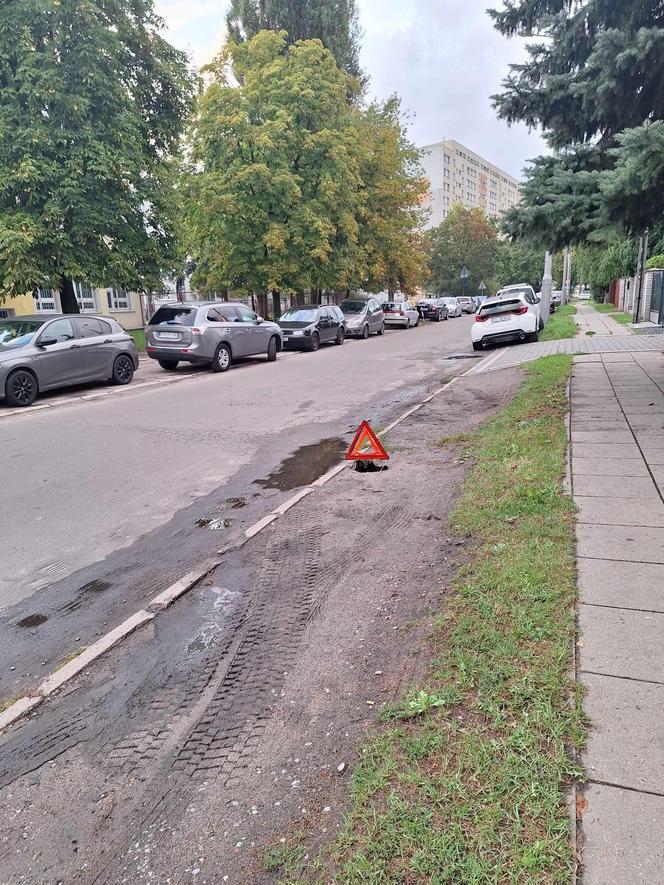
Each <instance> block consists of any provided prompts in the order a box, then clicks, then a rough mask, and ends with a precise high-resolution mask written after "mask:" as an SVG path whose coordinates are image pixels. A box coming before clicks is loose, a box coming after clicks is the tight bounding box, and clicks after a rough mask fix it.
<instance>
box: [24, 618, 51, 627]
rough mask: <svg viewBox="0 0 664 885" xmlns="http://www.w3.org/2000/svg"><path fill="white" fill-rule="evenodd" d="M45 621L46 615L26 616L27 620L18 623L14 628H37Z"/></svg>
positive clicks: (46, 619)
mask: <svg viewBox="0 0 664 885" xmlns="http://www.w3.org/2000/svg"><path fill="white" fill-rule="evenodd" d="M46 621H48V615H28V616H27V618H23V620H22V621H19V622H18V624H17V625H16V626H17V627H39V625H40V624H44V623H45V622H46Z"/></svg>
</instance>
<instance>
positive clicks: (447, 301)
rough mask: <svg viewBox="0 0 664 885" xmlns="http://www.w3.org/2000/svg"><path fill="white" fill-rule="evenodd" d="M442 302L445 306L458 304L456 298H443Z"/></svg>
mask: <svg viewBox="0 0 664 885" xmlns="http://www.w3.org/2000/svg"><path fill="white" fill-rule="evenodd" d="M441 301H442V302H443V304H452V305H454V304H456V298H442V299H441Z"/></svg>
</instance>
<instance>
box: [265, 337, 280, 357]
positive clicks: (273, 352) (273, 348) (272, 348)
mask: <svg viewBox="0 0 664 885" xmlns="http://www.w3.org/2000/svg"><path fill="white" fill-rule="evenodd" d="M277 350H278V348H277V339H276V338H275V336H274V335H273V336H272V338H270V343H269V344H268V346H267V361H268V363H274V362H276V360H277Z"/></svg>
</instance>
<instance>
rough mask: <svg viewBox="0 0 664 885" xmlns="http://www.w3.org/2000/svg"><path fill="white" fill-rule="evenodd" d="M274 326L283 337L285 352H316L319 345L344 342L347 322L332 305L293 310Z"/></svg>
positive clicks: (311, 305)
mask: <svg viewBox="0 0 664 885" xmlns="http://www.w3.org/2000/svg"><path fill="white" fill-rule="evenodd" d="M277 322H278V324H279V326H280V327H281V330H282V332H283V333H284V348H292V349H296V348H297V349H303V350H318V348H319V347H320V345H321V344H343V343H344V341H345V340H346V320H345V318H344V315H343V314H342V312H341V310H340V309H339V308H338V307H336V306H335V305H334V304H329V305H324V306H319V305H316V304H305V305H302V306H301V307H292V308H291V309H290V310H287V311H286V312H285V313H283V314H282V315H281V317H280V319H279V320H277Z"/></svg>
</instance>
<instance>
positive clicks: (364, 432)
mask: <svg viewBox="0 0 664 885" xmlns="http://www.w3.org/2000/svg"><path fill="white" fill-rule="evenodd" d="M389 460H390V456H389V455H388V454H387V452H386V451H385V449H384V448H383V447H382V446H381V444H380V442H379V440H378V437H377V436H376V434H375V433H374V432H373V430H372V429H371V427H369V424H368V423H367V422H366V421H363V422H362V423H361V424H360V429H359V430H358V431H357V433H356V434H355V439H354V440H353V442H352V443H351V446H350V448H349V449H348V453H347V454H346V461H389Z"/></svg>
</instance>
